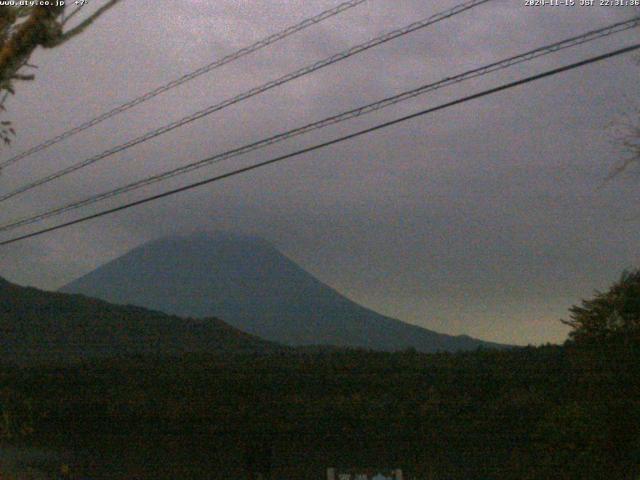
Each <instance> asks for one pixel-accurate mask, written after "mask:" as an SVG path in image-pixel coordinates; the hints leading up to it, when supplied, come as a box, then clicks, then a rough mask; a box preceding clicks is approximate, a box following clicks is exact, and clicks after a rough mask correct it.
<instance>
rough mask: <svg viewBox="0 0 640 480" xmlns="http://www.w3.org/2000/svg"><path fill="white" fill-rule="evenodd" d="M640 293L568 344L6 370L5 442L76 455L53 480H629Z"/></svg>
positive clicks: (639, 280)
mask: <svg viewBox="0 0 640 480" xmlns="http://www.w3.org/2000/svg"><path fill="white" fill-rule="evenodd" d="M639 294H640V274H635V276H634V275H627V276H626V277H623V279H622V280H621V282H620V283H619V284H616V285H615V286H614V287H613V288H612V290H611V291H610V292H608V293H606V294H600V295H598V296H596V297H595V298H594V299H593V300H590V301H587V302H583V304H582V306H580V307H575V308H574V309H572V314H571V320H570V321H569V323H570V324H571V326H572V327H573V329H574V330H573V333H572V335H571V341H570V342H569V343H567V344H566V345H564V346H546V347H540V348H523V349H515V350H503V351H493V350H484V351H483V350H478V351H475V352H467V353H456V354H421V353H417V352H413V351H405V352H399V353H379V352H378V353H376V352H367V351H336V350H333V351H331V350H327V351H322V350H318V351H313V352H308V351H307V352H305V353H302V352H300V351H298V352H294V351H286V350H281V351H274V352H269V353H264V352H263V353H260V352H254V353H248V354H247V353H245V354H230V353H225V354H216V355H210V354H198V353H192V354H184V355H178V356H174V357H168V356H162V357H153V356H149V355H139V356H133V357H131V356H130V357H121V358H119V359H101V360H94V361H84V362H83V363H80V364H76V365H74V366H66V367H59V368H56V367H52V366H48V367H42V366H40V367H21V368H13V367H11V366H8V365H7V366H5V367H3V368H2V369H1V375H0V382H1V388H0V406H1V408H2V412H1V413H2V417H1V418H2V424H1V428H2V434H3V437H4V441H5V445H6V444H12V445H14V446H16V445H18V446H20V445H22V446H29V447H34V446H35V447H46V448H54V449H57V450H58V451H60V452H71V453H70V454H69V455H68V456H67V460H65V462H68V465H69V469H68V472H67V470H66V467H65V468H64V469H63V471H62V474H63V477H64V478H123V479H130V478H139V479H165V478H166V479H169V478H171V479H175V478H184V479H189V478H195V479H198V478H240V479H242V478H260V477H258V476H257V474H258V473H261V474H263V477H262V478H272V479H300V480H302V479H305V480H306V479H321V478H323V475H324V472H325V469H326V468H327V467H329V466H337V467H345V468H346V467H357V466H362V467H378V468H383V467H389V468H397V467H401V468H402V469H403V470H404V472H405V477H406V478H409V479H414V478H415V479H603V478H606V479H634V480H636V479H637V478H638V477H639V476H640V368H639V365H640V335H639V332H640V328H638V326H639V325H640V316H638V312H640V295H639ZM54 463H55V462H54ZM43 468H45V467H43ZM47 468H49V467H47ZM50 468H51V469H54V470H55V469H59V468H60V465H57V466H56V465H54V466H51V467H50ZM56 471H58V472H59V470H56Z"/></svg>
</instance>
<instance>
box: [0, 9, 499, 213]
mask: <svg viewBox="0 0 640 480" xmlns="http://www.w3.org/2000/svg"><path fill="white" fill-rule="evenodd" d="M489 1H492V0H470V1H467V2H464V3H461V4H459V5H457V6H455V7H453V8H451V9H449V10H446V11H444V12H441V13H437V14H435V15H432V16H430V17H429V18H426V19H424V20H420V21H418V22H414V23H411V24H409V25H407V26H406V27H403V28H399V29H397V30H393V31H391V32H388V33H386V34H384V35H381V36H379V37H376V38H374V39H372V40H369V41H367V42H365V43H361V44H359V45H356V46H354V47H351V48H350V49H348V50H345V51H343V52H340V53H337V54H335V55H332V56H330V57H327V58H325V59H324V60H320V61H318V62H316V63H313V64H311V65H308V66H306V67H303V68H301V69H298V70H296V71H295V72H292V73H289V74H287V75H284V76H282V77H280V78H278V79H276V80H272V81H270V82H267V83H265V84H263V85H261V86H259V87H255V88H252V89H251V90H248V91H246V92H244V93H241V94H239V95H236V96H235V97H232V98H230V99H227V100H224V101H223V102H221V103H218V104H215V105H212V106H209V107H207V108H205V109H203V110H200V111H198V112H196V113H193V114H191V115H189V116H187V117H184V118H182V119H180V120H176V121H174V122H171V123H169V124H168V125H165V126H163V127H160V128H157V129H155V130H151V131H150V132H147V133H145V134H144V135H141V136H139V137H137V138H135V139H133V140H130V141H128V142H126V143H123V144H121V145H118V146H116V147H113V148H111V149H109V150H105V151H104V152H102V153H99V154H98V155H95V156H93V157H90V158H88V159H85V160H83V161H81V162H78V163H75V164H73V165H71V166H69V167H66V168H63V169H62V170H59V171H57V172H54V173H52V174H50V175H47V176H45V177H42V178H40V179H38V180H35V181H33V182H31V183H28V184H26V185H23V186H22V187H19V188H17V189H16V190H13V191H11V192H9V193H6V194H4V195H0V202H2V201H4V200H8V199H9V198H13V197H15V196H16V195H19V194H21V193H24V192H27V191H29V190H31V189H33V188H36V187H38V186H40V185H43V184H45V183H48V182H50V181H52V180H55V179H57V178H60V177H63V176H65V175H68V174H69V173H72V172H75V171H77V170H79V169H81V168H84V167H87V166H89V165H91V164H93V163H96V162H97V161H99V160H102V159H104V158H107V157H110V156H112V155H114V154H116V153H120V152H122V151H124V150H127V149H129V148H131V147H133V146H135V145H138V144H140V143H143V142H146V141H149V140H151V139H153V138H155V137H158V136H160V135H163V134H165V133H167V132H170V131H172V130H175V129H176V128H179V127H182V126H184V125H187V124H189V123H191V122H194V121H196V120H199V119H200V118H203V117H206V116H207V115H211V114H212V113H214V112H217V111H219V110H222V109H224V108H227V107H229V106H231V105H234V104H236V103H239V102H241V101H243V100H247V99H249V98H251V97H254V96H256V95H259V94H261V93H263V92H266V91H267V90H271V89H273V88H275V87H278V86H280V85H283V84H285V83H288V82H290V81H292V80H295V79H297V78H300V77H302V76H305V75H308V74H310V73H313V72H315V71H317V70H320V69H322V68H325V67H327V66H329V65H332V64H334V63H337V62H340V61H342V60H345V59H347V58H349V57H352V56H354V55H357V54H359V53H362V52H364V51H366V50H369V49H371V48H374V47H377V46H378V45H381V44H383V43H386V42H389V41H391V40H393V39H396V38H398V37H402V36H404V35H408V34H410V33H412V32H415V31H416V30H420V29H422V28H426V27H428V26H430V25H433V24H435V23H437V22H440V21H442V20H445V19H447V18H450V17H453V16H455V15H458V14H460V13H462V12H464V11H466V10H469V9H471V8H474V7H477V6H479V5H481V4H483V3H487V2H489Z"/></svg>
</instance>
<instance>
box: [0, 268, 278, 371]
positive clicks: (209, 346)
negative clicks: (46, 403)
mask: <svg viewBox="0 0 640 480" xmlns="http://www.w3.org/2000/svg"><path fill="white" fill-rule="evenodd" d="M0 332H2V342H1V343H0V356H1V357H2V359H3V361H5V362H6V361H10V362H18V363H23V362H27V361H40V360H47V361H50V360H56V361H66V360H78V359H83V358H95V357H107V356H109V357H110V356H122V355H138V354H161V355H174V354H180V353H186V352H202V353H204V352H209V353H217V352H231V351H233V352H246V351H263V350H268V349H272V348H275V346H272V345H271V344H269V343H268V342H263V341H262V340H259V339H257V338H255V337H252V336H251V335H247V334H245V333H242V332H240V331H238V330H236V329H234V328H232V327H230V326H229V325H227V324H226V323H224V322H222V321H220V320H218V319H215V318H208V319H206V320H193V319H182V318H178V317H175V316H170V315H166V314H164V313H160V312H153V311H149V310H145V309H143V308H140V307H133V306H118V305H112V304H109V303H107V302H104V301H101V300H94V299H91V298H86V297H84V296H82V295H68V294H64V293H52V292H44V291H41V290H37V289H35V288H27V287H20V286H18V285H14V284H12V283H9V282H7V281H6V280H3V279H0Z"/></svg>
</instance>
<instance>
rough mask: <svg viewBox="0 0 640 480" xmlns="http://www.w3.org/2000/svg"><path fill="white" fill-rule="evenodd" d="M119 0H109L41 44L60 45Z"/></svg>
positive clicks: (79, 32) (80, 31)
mask: <svg viewBox="0 0 640 480" xmlns="http://www.w3.org/2000/svg"><path fill="white" fill-rule="evenodd" d="M119 2H120V0H109V1H108V2H107V3H106V4H105V5H103V6H102V7H100V8H99V9H98V10H96V11H95V12H94V13H93V14H92V15H90V16H88V17H87V18H85V19H84V20H83V21H82V22H80V24H78V25H76V26H75V27H74V28H72V29H71V30H69V31H67V32H65V33H63V34H62V35H60V36H59V37H58V38H57V39H55V40H54V41H53V42H51V43H49V44H47V45H43V46H44V47H46V48H52V47H57V46H58V45H62V44H63V43H64V42H66V41H67V40H69V39H71V38H73V37H75V36H76V35H79V34H81V33H82V32H84V30H85V29H87V28H88V27H89V26H90V25H91V24H92V23H93V22H95V21H96V20H97V19H98V17H100V16H101V15H102V14H104V13H105V12H106V11H107V10H109V9H110V8H113V7H114V6H115V5H116V4H117V3H119Z"/></svg>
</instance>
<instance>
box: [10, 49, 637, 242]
mask: <svg viewBox="0 0 640 480" xmlns="http://www.w3.org/2000/svg"><path fill="white" fill-rule="evenodd" d="M638 49H640V43H638V44H635V45H632V46H630V47H625V48H621V49H618V50H614V51H612V52H608V53H605V54H603V55H598V56H595V57H590V58H588V59H586V60H582V61H579V62H576V63H572V64H569V65H565V66H563V67H559V68H555V69H552V70H547V71H545V72H543V73H539V74H537V75H533V76H530V77H526V78H524V79H521V80H517V81H514V82H510V83H506V84H503V85H500V86H498V87H494V88H491V89H488V90H484V91H482V92H479V93H475V94H473V95H468V96H466V97H462V98H459V99H457V100H453V101H451V102H447V103H444V104H441V105H438V106H436V107H431V108H428V109H426V110H421V111H419V112H416V113H412V114H410V115H406V116H403V117H400V118H397V119H395V120H390V121H388V122H384V123H381V124H378V125H376V126H373V127H369V128H366V129H364V130H359V131H357V132H354V133H351V134H349V135H344V136H342V137H338V138H334V139H333V140H328V141H326V142H323V143H319V144H316V145H313V146H311V147H307V148H303V149H301V150H297V151H295V152H292V153H288V154H286V155H281V156H279V157H275V158H272V159H270V160H265V161H263V162H259V163H256V164H254V165H250V166H247V167H243V168H239V169H237V170H233V171H231V172H227V173H224V174H221V175H217V176H215V177H211V178H208V179H205V180H201V181H199V182H195V183H191V184H189V185H185V186H183V187H179V188H175V189H173V190H169V191H166V192H163V193H159V194H156V195H153V196H150V197H146V198H143V199H141V200H136V201H134V202H130V203H127V204H124V205H120V206H118V207H114V208H110V209H107V210H103V211H101V212H98V213H94V214H92V215H87V216H85V217H81V218H78V219H76V220H72V221H69V222H65V223H61V224H58V225H55V226H53V227H48V228H44V229H42V230H38V231H35V232H32V233H28V234H25V235H21V236H19V237H14V238H11V239H9V240H4V241H2V242H0V246H4V245H9V244H12V243H15V242H18V241H21V240H25V239H27V238H32V237H36V236H39V235H43V234H45V233H49V232H53V231H55V230H60V229H62V228H66V227H70V226H72V225H76V224H79V223H83V222H86V221H88V220H92V219H95V218H99V217H103V216H105V215H110V214H112V213H115V212H119V211H122V210H126V209H129V208H132V207H135V206H138V205H142V204H145V203H149V202H152V201H155V200H159V199H161V198H164V197H168V196H171V195H175V194H176V193H180V192H184V191H187V190H191V189H194V188H197V187H200V186H202V185H207V184H210V183H214V182H217V181H220V180H224V179H226V178H230V177H234V176H236V175H240V174H242V173H246V172H249V171H252V170H256V169H258V168H262V167H265V166H267V165H271V164H274V163H277V162H281V161H283V160H286V159H289V158H293V157H297V156H299V155H303V154H306V153H309V152H312V151H315V150H320V149H322V148H325V147H328V146H330V145H335V144H337V143H341V142H344V141H346V140H350V139H353V138H356V137H359V136H361V135H365V134H368V133H372V132H375V131H378V130H382V129H384V128H388V127H391V126H393V125H396V124H399V123H402V122H406V121H408V120H411V119H414V118H418V117H421V116H424V115H427V114H430V113H433V112H437V111H439V110H444V109H447V108H450V107H453V106H455V105H460V104H462V103H465V102H468V101H470V100H475V99H478V98H481V97H486V96H488V95H493V94H495V93H498V92H502V91H504V90H509V89H511V88H514V87H518V86H520V85H524V84H527V83H531V82H534V81H536V80H540V79H543V78H547V77H551V76H554V75H558V74H560V73H563V72H567V71H569V70H573V69H575V68H579V67H582V66H585V65H588V64H592V63H596V62H600V61H602V60H606V59H609V58H613V57H617V56H619V55H623V54H625V53H629V52H632V51H636V50H638Z"/></svg>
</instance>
